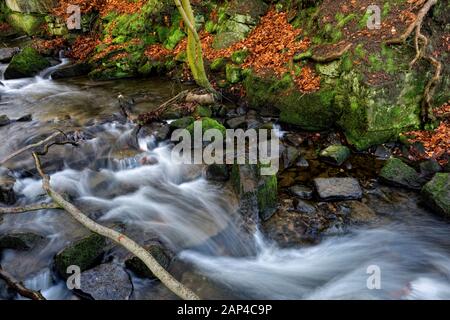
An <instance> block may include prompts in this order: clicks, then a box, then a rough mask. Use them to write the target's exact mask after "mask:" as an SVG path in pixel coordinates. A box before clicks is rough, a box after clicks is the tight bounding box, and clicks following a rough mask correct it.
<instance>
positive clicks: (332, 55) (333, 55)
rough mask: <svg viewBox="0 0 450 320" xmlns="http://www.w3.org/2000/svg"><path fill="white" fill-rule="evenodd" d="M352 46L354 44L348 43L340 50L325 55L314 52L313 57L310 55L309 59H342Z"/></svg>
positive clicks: (321, 60)
mask: <svg viewBox="0 0 450 320" xmlns="http://www.w3.org/2000/svg"><path fill="white" fill-rule="evenodd" d="M352 46H353V44H351V43H349V44H348V45H346V46H345V47H343V48H342V49H341V50H339V51H337V52H330V53H328V54H326V55H323V56H319V55H315V54H313V55H312V56H311V57H309V59H310V60H312V61H314V62H317V63H328V62H332V61H334V60H338V59H340V58H341V57H342V56H343V55H344V54H346V53H347V52H348V51H349V50H350V49H351V48H352Z"/></svg>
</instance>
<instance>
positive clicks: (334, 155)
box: [320, 145, 350, 166]
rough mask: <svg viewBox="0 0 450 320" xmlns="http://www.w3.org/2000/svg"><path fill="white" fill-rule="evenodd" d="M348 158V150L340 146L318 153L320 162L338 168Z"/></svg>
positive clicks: (330, 147)
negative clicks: (322, 161)
mask: <svg viewBox="0 0 450 320" xmlns="http://www.w3.org/2000/svg"><path fill="white" fill-rule="evenodd" d="M349 156H350V149H349V148H348V147H346V146H342V145H332V146H329V147H328V148H326V149H324V150H322V151H321V152H320V157H321V159H322V160H324V161H326V162H328V163H331V164H334V165H337V166H340V165H342V164H343V163H344V162H345V160H347V159H348V157H349Z"/></svg>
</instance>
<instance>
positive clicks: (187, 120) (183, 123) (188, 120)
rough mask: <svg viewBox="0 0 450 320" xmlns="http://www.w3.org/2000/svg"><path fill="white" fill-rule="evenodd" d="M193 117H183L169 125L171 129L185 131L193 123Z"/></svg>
mask: <svg viewBox="0 0 450 320" xmlns="http://www.w3.org/2000/svg"><path fill="white" fill-rule="evenodd" d="M194 121H195V119H194V117H184V118H180V119H177V120H175V121H173V122H171V123H170V128H172V129H186V128H187V127H189V126H190V125H192V124H193V123H194Z"/></svg>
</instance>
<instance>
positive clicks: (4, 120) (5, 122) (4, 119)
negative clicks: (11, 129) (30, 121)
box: [0, 114, 11, 127]
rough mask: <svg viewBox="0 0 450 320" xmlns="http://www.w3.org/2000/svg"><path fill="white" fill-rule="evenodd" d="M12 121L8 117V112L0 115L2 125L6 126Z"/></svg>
mask: <svg viewBox="0 0 450 320" xmlns="http://www.w3.org/2000/svg"><path fill="white" fill-rule="evenodd" d="M10 123H11V120H10V119H9V118H8V116H7V115H6V114H2V115H0V127H2V126H6V125H8V124H10Z"/></svg>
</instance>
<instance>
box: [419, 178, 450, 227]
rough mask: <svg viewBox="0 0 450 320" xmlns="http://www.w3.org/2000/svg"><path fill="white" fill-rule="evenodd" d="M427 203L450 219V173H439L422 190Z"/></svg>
mask: <svg viewBox="0 0 450 320" xmlns="http://www.w3.org/2000/svg"><path fill="white" fill-rule="evenodd" d="M422 195H423V197H424V199H425V203H426V204H427V205H428V206H430V207H431V208H432V209H434V210H435V211H436V212H438V213H440V214H442V215H443V216H444V217H447V218H450V173H437V174H436V175H435V176H434V178H433V179H432V180H431V181H430V182H428V183H427V184H426V185H425V186H424V187H423V189H422Z"/></svg>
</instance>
